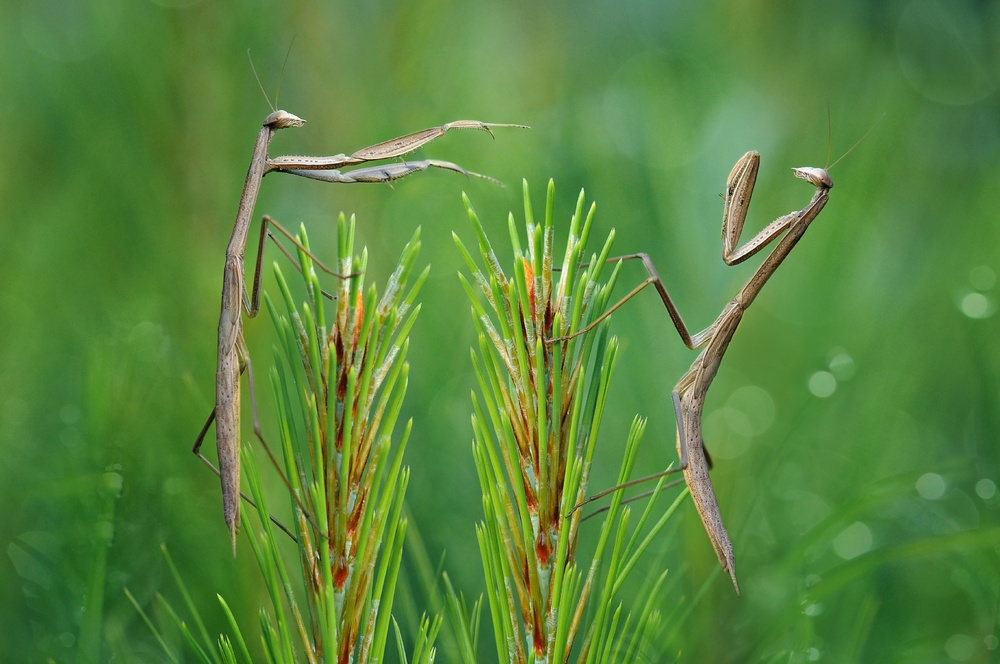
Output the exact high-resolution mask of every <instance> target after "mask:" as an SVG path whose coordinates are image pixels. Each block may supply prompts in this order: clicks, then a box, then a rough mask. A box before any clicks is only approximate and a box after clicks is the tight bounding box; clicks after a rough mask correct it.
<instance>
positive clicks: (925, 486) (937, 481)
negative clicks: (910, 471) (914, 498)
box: [916, 473, 947, 500]
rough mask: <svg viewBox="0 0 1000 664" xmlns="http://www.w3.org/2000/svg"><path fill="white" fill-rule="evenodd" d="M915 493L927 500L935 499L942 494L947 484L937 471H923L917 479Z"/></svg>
mask: <svg viewBox="0 0 1000 664" xmlns="http://www.w3.org/2000/svg"><path fill="white" fill-rule="evenodd" d="M916 488H917V493H919V494H920V496H921V497H922V498H926V499H927V500H937V499H938V498H940V497H941V496H943V495H944V491H945V489H946V488H947V484H946V483H945V481H944V478H943V477H941V476H940V475H938V474H937V473H924V474H923V475H921V476H920V478H919V479H917V484H916Z"/></svg>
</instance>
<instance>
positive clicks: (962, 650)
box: [944, 634, 976, 662]
mask: <svg viewBox="0 0 1000 664" xmlns="http://www.w3.org/2000/svg"><path fill="white" fill-rule="evenodd" d="M944 651H945V652H946V653H947V654H948V657H949V658H951V659H952V660H953V661H955V662H967V661H969V660H970V659H972V656H973V655H974V654H975V652H976V641H975V639H973V638H972V637H971V636H967V635H965V634H953V635H952V636H950V637H948V640H947V641H945V642H944Z"/></svg>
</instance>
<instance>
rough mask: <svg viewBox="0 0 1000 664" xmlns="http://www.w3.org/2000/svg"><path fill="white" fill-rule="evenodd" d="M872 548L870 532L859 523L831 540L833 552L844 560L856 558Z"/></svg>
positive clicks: (855, 523)
mask: <svg viewBox="0 0 1000 664" xmlns="http://www.w3.org/2000/svg"><path fill="white" fill-rule="evenodd" d="M871 548H872V531H871V530H870V529H869V528H868V526H866V525H865V524H863V523H861V522H860V521H855V522H854V523H852V524H851V525H849V526H848V527H847V528H844V530H843V531H842V532H841V533H840V534H839V535H837V536H836V537H835V538H834V539H833V550H834V552H835V553H836V554H837V555H838V556H840V557H841V558H843V559H844V560H850V559H851V558H857V557H858V556H860V555H861V554H862V553H867V552H868V551H870V550H871Z"/></svg>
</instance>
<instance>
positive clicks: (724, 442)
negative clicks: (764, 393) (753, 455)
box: [702, 408, 751, 459]
mask: <svg viewBox="0 0 1000 664" xmlns="http://www.w3.org/2000/svg"><path fill="white" fill-rule="evenodd" d="M750 429H751V425H750V421H749V420H748V419H747V417H746V416H745V415H744V414H743V413H742V412H740V411H738V410H736V409H734V408H719V409H718V410H714V411H712V412H711V413H709V415H708V417H706V418H705V421H704V422H703V423H702V432H703V436H704V438H705V447H707V448H708V453H709V454H711V455H712V458H713V459H735V458H736V457H738V456H740V455H742V454H743V453H744V452H746V451H747V450H748V449H749V448H750V438H751V436H750Z"/></svg>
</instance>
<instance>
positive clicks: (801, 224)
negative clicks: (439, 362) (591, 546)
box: [553, 123, 877, 596]
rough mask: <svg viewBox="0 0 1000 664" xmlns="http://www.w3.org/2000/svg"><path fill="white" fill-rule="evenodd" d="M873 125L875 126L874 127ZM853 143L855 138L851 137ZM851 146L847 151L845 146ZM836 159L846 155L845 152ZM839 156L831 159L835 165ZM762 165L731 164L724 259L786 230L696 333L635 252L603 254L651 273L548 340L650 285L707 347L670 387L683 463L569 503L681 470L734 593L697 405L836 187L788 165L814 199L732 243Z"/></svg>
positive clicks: (823, 173) (823, 171)
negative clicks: (758, 302)
mask: <svg viewBox="0 0 1000 664" xmlns="http://www.w3.org/2000/svg"><path fill="white" fill-rule="evenodd" d="M876 124H877V123H876ZM872 129H874V126H873V127H872ZM872 129H869V130H868V132H867V133H865V135H864V136H862V137H861V139H860V140H859V141H858V143H860V142H861V140H864V138H865V136H867V135H868V133H870V132H871V131H872ZM856 146H857V143H855V147H856ZM853 149H854V147H852V148H851V150H853ZM851 150H848V152H850V151H851ZM846 154H847V153H845V155H844V156H846ZM840 159H843V157H841V158H840ZM840 159H838V160H837V162H839V161H840ZM837 162H834V165H836V163H837ZM759 167H760V154H759V153H757V152H755V151H750V152H747V153H746V154H744V155H743V156H742V157H741V158H740V159H739V161H737V162H736V165H735V166H733V169H732V171H731V172H730V173H729V178H728V179H727V181H726V192H725V195H724V196H725V199H724V204H723V218H722V239H723V245H722V260H723V261H724V262H725V263H726V265H730V266H732V265H737V264H739V263H742V262H743V261H745V260H747V259H748V258H750V257H751V256H753V255H754V254H756V253H757V252H759V251H760V250H761V249H763V248H764V247H766V246H767V245H768V244H770V243H771V242H772V241H773V240H774V239H775V238H777V237H778V236H779V235H781V234H782V233H785V235H784V237H782V238H781V240H780V241H779V242H778V244H777V245H776V246H775V247H774V249H773V250H772V251H771V253H770V255H769V256H768V257H767V258H766V259H764V262H763V263H762V264H761V265H760V267H758V268H757V270H756V271H755V272H754V273H753V275H752V276H751V277H750V279H749V280H748V281H747V282H746V284H745V285H744V286H743V288H742V289H740V291H739V292H738V293H737V294H736V297H734V298H733V299H732V300H731V301H730V302H729V303H728V304H727V305H726V306H725V307H724V308H723V310H722V313H720V314H719V316H718V318H716V320H715V322H714V323H712V324H711V325H709V326H708V327H706V328H705V329H704V330H702V331H701V332H698V333H697V334H694V335H692V334H691V333H690V332H689V331H688V328H687V325H685V323H684V320H683V319H682V318H681V315H680V312H679V311H678V310H677V307H676V306H675V305H674V303H673V300H672V299H671V297H670V294H669V293H668V292H667V289H666V287H665V286H664V285H663V281H662V280H661V279H660V275H659V273H658V272H657V271H656V268H655V267H654V265H653V262H652V260H651V259H650V257H649V255H648V254H644V253H636V254H631V255H627V256H620V257H618V258H611V259H608V260H609V261H616V260H630V259H639V260H641V261H642V264H643V266H644V267H645V269H646V271H647V273H648V274H649V277H648V278H647V279H646V280H645V281H644V282H642V283H641V284H640V285H638V286H636V287H635V288H634V289H633V290H632V291H631V292H630V293H629V294H628V295H626V296H625V297H624V298H622V299H621V300H620V301H619V302H617V303H616V304H615V305H614V306H612V307H611V308H610V309H609V310H608V311H606V312H605V313H604V314H602V315H601V316H600V317H598V318H597V319H596V320H595V321H594V322H593V323H591V324H590V325H588V326H587V327H586V328H584V329H583V330H581V331H579V332H577V333H575V334H573V335H570V336H569V337H561V338H557V339H553V341H559V340H562V339H567V338H570V337H573V336H577V335H579V334H584V333H586V332H587V331H589V330H590V329H592V328H593V327H595V326H596V325H597V324H598V323H599V322H601V321H602V320H604V319H605V318H607V317H608V316H609V315H611V313H612V312H614V311H615V310H616V309H618V308H619V307H620V306H622V305H623V304H625V302H627V301H628V300H629V299H631V298H632V297H634V296H635V295H636V294H638V293H639V292H640V291H641V290H642V289H643V288H645V287H646V286H649V285H651V284H652V285H653V286H654V287H655V288H656V291H657V293H658V294H659V295H660V299H661V300H662V301H663V305H664V307H665V308H666V309H667V313H668V314H669V316H670V320H671V322H672V323H673V325H674V327H675V328H676V329H677V332H678V334H679V335H680V337H681V340H682V341H683V342H684V345H685V346H687V347H688V348H689V349H691V350H695V349H698V348H702V347H704V350H702V352H701V353H700V354H699V355H698V357H697V358H696V359H695V361H694V362H693V363H692V364H691V368H690V369H688V371H687V372H686V373H685V374H684V376H683V377H682V378H681V379H680V381H678V383H677V384H676V385H675V386H674V388H673V390H672V391H671V398H672V401H673V405H674V414H675V417H676V420H677V454H678V457H679V458H680V464H679V465H678V466H677V467H675V468H670V469H668V470H666V471H664V472H662V473H657V474H655V475H652V476H650V477H644V478H641V479H638V480H633V481H631V482H627V483H625V484H622V485H619V486H616V487H612V488H611V489H608V490H606V491H602V492H601V493H599V494H597V495H595V496H593V497H591V498H589V499H588V500H586V501H584V502H583V503H580V504H579V505H577V506H576V507H574V508H573V509H574V510H576V509H578V508H579V507H581V506H583V505H585V504H586V503H589V502H591V501H593V500H597V499H599V498H602V497H603V496H606V495H608V494H609V493H612V492H614V491H618V490H620V489H623V488H626V487H629V486H632V485H635V484H639V483H642V482H646V481H649V480H652V479H657V478H660V477H663V476H664V475H668V474H671V473H676V472H683V474H684V481H685V483H686V484H687V486H688V489H689V491H690V493H691V498H692V501H693V502H694V505H695V509H696V510H697V511H698V515H699V517H700V518H701V521H702V524H703V525H704V527H705V531H706V533H707V534H708V537H709V540H710V541H711V543H712V547H713V548H714V549H715V554H716V556H717V557H718V559H719V563H720V565H721V566H722V569H723V571H725V572H727V573H728V574H729V576H730V578H731V579H732V582H733V588H734V589H735V590H736V594H737V596H739V594H740V587H739V583H738V582H737V580H736V561H735V555H734V553H733V545H732V541H731V540H730V538H729V533H728V532H727V531H726V526H725V524H724V523H723V520H722V513H721V511H720V510H719V503H718V500H716V497H715V490H714V488H713V486H712V480H711V478H710V477H709V473H708V471H709V468H710V463H711V462H710V459H709V457H708V455H707V452H706V450H705V446H704V441H703V439H702V433H701V419H702V411H703V410H704V407H705V396H706V394H707V393H708V388H709V387H710V386H711V384H712V381H713V380H714V379H715V376H716V374H717V373H718V371H719V364H720V363H721V362H722V357H723V356H724V355H725V353H726V350H727V349H728V348H729V343H730V342H731V341H732V339H733V336H734V335H735V334H736V329H737V327H738V326H739V324H740V321H741V320H743V314H744V313H745V312H746V310H747V308H749V306H750V305H751V304H752V303H753V301H754V299H755V298H756V297H757V295H758V294H759V293H760V291H761V289H762V288H763V287H764V284H766V283H767V281H768V279H770V278H771V276H773V275H774V273H775V271H776V270H777V269H778V266H780V265H781V263H782V262H783V261H784V260H785V258H787V257H788V254H789V253H791V251H792V249H793V248H794V247H795V245H796V244H797V243H798V241H799V240H800V239H801V238H802V236H803V235H804V234H805V232H806V230H807V229H808V228H809V225H810V224H811V223H812V222H813V220H814V219H816V217H817V216H818V215H819V213H820V212H821V211H822V210H823V208H824V207H825V206H826V203H827V201H828V200H829V198H830V189H832V188H833V181H832V180H831V179H830V174H829V173H828V172H827V170H828V169H829V168H832V167H833V166H832V165H831V166H829V167H825V168H815V167H803V168H794V169H792V171H793V173H794V175H795V177H797V178H799V179H802V180H805V181H806V182H808V183H809V184H811V185H813V186H814V187H815V188H816V191H815V193H814V194H813V197H812V200H810V201H809V204H808V205H806V206H805V207H804V208H802V209H801V210H797V211H795V212H790V213H789V214H786V215H784V216H781V217H778V218H777V219H775V220H774V221H772V222H771V223H770V224H768V226H767V227H765V228H764V229H763V230H762V231H760V232H759V233H758V234H757V235H755V236H754V237H753V238H751V239H750V240H748V241H747V242H746V243H745V244H743V245H742V246H740V247H737V246H736V245H737V244H738V242H739V239H740V236H741V234H742V232H743V224H744V221H745V220H746V215H747V210H748V208H749V206H750V197H751V196H752V194H753V189H754V185H755V184H756V182H757V172H758V170H759Z"/></svg>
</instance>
